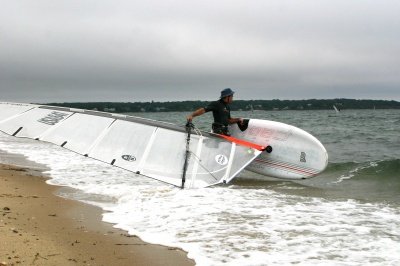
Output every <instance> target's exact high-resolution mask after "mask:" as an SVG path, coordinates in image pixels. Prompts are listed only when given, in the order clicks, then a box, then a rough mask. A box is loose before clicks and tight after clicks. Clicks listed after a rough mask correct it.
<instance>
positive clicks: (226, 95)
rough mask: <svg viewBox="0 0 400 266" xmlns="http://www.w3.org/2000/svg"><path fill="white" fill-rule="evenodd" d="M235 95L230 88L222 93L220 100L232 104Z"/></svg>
mask: <svg viewBox="0 0 400 266" xmlns="http://www.w3.org/2000/svg"><path fill="white" fill-rule="evenodd" d="M234 93H235V92H234V91H233V90H231V89H230V88H226V89H223V90H222V91H221V97H220V98H221V99H223V100H224V102H226V103H231V102H232V101H233V94H234Z"/></svg>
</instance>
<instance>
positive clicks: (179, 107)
mask: <svg viewBox="0 0 400 266" xmlns="http://www.w3.org/2000/svg"><path fill="white" fill-rule="evenodd" d="M208 103H209V102H208V101H179V102H154V101H151V102H74V103H48V105H53V106H62V107H71V108H79V109H89V110H97V111H104V112H115V113H130V112H190V111H193V110H195V109H197V108H200V107H205V106H207V104H208ZM333 106H336V107H337V108H338V109H339V110H345V109H400V102H397V101H387V100H355V99H329V100H320V99H309V100H235V101H234V102H233V103H232V105H231V109H232V110H233V111H239V110H243V111H246V110H328V109H333Z"/></svg>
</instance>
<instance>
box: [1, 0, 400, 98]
mask: <svg viewBox="0 0 400 266" xmlns="http://www.w3.org/2000/svg"><path fill="white" fill-rule="evenodd" d="M226 87H230V88H232V89H233V90H235V91H236V94H235V99H310V98H317V99H328V98H329V99H330V98H356V99H388V100H397V101H399V100H400V1H399V0H392V1H390V0H379V1H378V0H329V1H328V0H274V1H272V0H253V1H252V0H244V1H235V0H212V1H209V0H201V1H190V0H176V1H172V0H158V1H156V0H146V1H135V0H126V1H125V0H109V1H104V0H90V1H89V0H86V1H85V0H35V1H32V0H25V1H24V0H0V101H19V102H41V103H45V102H54V101H56V102H64V101H65V102H67V101H125V102H128V101H130V102H135V101H149V100H154V101H175V100H179V101H180V100H213V99H216V98H218V97H219V94H220V91H221V90H222V89H224V88H226Z"/></svg>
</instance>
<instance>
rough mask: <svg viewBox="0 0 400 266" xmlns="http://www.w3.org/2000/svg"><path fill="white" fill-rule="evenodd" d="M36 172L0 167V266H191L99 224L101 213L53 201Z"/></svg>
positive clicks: (170, 251)
mask: <svg viewBox="0 0 400 266" xmlns="http://www.w3.org/2000/svg"><path fill="white" fill-rule="evenodd" d="M59 189H62V188H60V187H56V186H50V185H47V184H46V183H45V177H44V176H43V175H42V174H41V173H40V172H38V171H36V172H35V171H32V170H30V169H24V168H18V167H14V166H11V165H4V164H0V265H1V266H2V265H171V266H172V265H174V266H175V265H194V261H192V260H190V259H188V258H187V254H186V253H185V252H183V251H182V250H180V249H176V248H170V247H165V246H160V245H152V244H148V243H145V242H143V241H141V240H140V239H139V238H137V237H135V236H129V235H127V234H126V232H124V231H122V230H118V229H115V228H113V227H112V225H111V224H108V223H105V222H102V221H101V210H100V209H99V208H96V207H94V206H91V205H87V204H84V203H80V202H77V201H73V200H68V199H64V198H61V197H58V196H56V195H55V192H56V191H57V190H59Z"/></svg>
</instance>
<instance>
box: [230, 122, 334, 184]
mask: <svg viewBox="0 0 400 266" xmlns="http://www.w3.org/2000/svg"><path fill="white" fill-rule="evenodd" d="M229 130H230V132H231V134H232V136H233V137H235V138H239V139H244V140H246V141H250V142H253V143H256V144H258V145H261V146H265V147H266V146H268V145H269V146H271V147H272V149H273V150H272V152H271V153H268V152H263V153H261V154H260V155H259V157H257V158H256V159H255V160H254V161H253V162H252V163H251V164H250V165H248V166H247V167H246V170H249V171H252V172H255V173H258V174H261V175H266V176H269V177H273V178H279V179H291V180H299V179H306V178H310V177H313V176H316V175H318V174H319V173H321V172H322V171H324V170H325V168H326V166H327V165H328V153H327V151H326V149H325V147H324V146H323V145H322V144H321V142H320V141H319V140H318V139H317V138H315V137H314V136H312V135H311V134H309V133H308V132H306V131H304V130H302V129H300V128H297V127H294V126H291V125H288V124H284V123H280V122H276V121H270V120H261V119H246V120H245V121H244V127H242V129H240V128H239V126H238V125H237V124H233V125H231V126H230V129H229Z"/></svg>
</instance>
